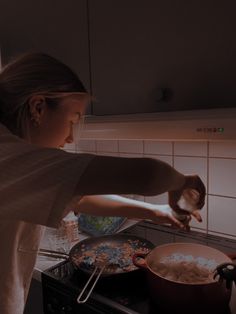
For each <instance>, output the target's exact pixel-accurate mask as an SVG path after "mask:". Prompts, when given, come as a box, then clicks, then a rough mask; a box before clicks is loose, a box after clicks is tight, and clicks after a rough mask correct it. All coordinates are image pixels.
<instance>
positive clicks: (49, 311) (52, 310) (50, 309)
mask: <svg viewBox="0 0 236 314" xmlns="http://www.w3.org/2000/svg"><path fill="white" fill-rule="evenodd" d="M47 313H56V312H55V311H54V309H53V306H52V304H51V303H48V304H47Z"/></svg>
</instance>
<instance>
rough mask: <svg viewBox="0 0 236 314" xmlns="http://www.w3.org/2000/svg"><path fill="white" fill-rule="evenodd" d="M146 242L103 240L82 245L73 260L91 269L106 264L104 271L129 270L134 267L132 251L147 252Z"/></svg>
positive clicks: (80, 265)
mask: <svg viewBox="0 0 236 314" xmlns="http://www.w3.org/2000/svg"><path fill="white" fill-rule="evenodd" d="M145 245H146V243H142V242H141V241H139V240H128V241H127V242H125V243H110V242H104V243H100V244H97V245H93V246H90V247H89V246H86V247H85V246H83V247H82V252H78V253H77V254H74V255H73V257H72V259H73V262H74V263H75V264H76V265H78V266H79V267H82V268H86V269H91V268H94V267H95V266H102V265H104V264H106V266H107V267H106V272H111V273H115V272H120V271H124V272H125V271H130V270H134V269H136V266H135V265H133V261H132V256H133V255H134V253H148V252H149V251H150V249H149V248H147V247H146V246H145Z"/></svg>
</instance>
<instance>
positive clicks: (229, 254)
mask: <svg viewBox="0 0 236 314" xmlns="http://www.w3.org/2000/svg"><path fill="white" fill-rule="evenodd" d="M226 255H227V256H228V257H229V258H231V259H232V261H233V262H234V260H235V262H236V253H226Z"/></svg>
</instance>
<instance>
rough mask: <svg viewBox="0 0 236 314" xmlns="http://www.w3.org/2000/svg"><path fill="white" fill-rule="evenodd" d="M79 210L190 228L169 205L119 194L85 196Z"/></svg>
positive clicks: (78, 205)
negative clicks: (177, 217)
mask: <svg viewBox="0 0 236 314" xmlns="http://www.w3.org/2000/svg"><path fill="white" fill-rule="evenodd" d="M76 207H77V208H76V210H75V211H77V212H80V213H84V214H89V215H95V216H96V215H97V216H121V217H127V218H136V219H148V220H151V221H153V222H155V223H157V224H169V225H172V226H175V227H178V228H188V222H189V220H190V218H189V219H188V221H186V222H185V223H184V224H183V223H182V222H180V221H179V220H177V219H176V218H175V217H174V216H173V214H172V209H171V208H170V206H169V205H156V204H155V205H154V204H150V203H145V202H142V201H137V200H133V199H129V198H126V197H122V196H118V195H96V196H84V197H83V198H82V199H81V200H80V201H79V203H78V204H77V206H76Z"/></svg>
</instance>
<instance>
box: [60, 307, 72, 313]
mask: <svg viewBox="0 0 236 314" xmlns="http://www.w3.org/2000/svg"><path fill="white" fill-rule="evenodd" d="M72 311H73V309H72V307H71V306H70V305H64V306H63V307H62V308H61V311H60V314H69V313H72Z"/></svg>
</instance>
